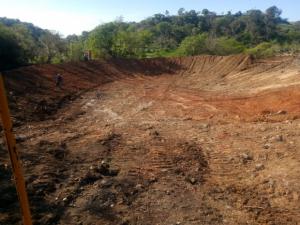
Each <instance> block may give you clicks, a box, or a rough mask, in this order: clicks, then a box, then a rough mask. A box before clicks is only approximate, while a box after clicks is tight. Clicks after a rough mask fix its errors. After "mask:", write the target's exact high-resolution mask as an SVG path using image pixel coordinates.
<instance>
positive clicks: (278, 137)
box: [275, 135, 283, 142]
mask: <svg viewBox="0 0 300 225" xmlns="http://www.w3.org/2000/svg"><path fill="white" fill-rule="evenodd" d="M275 140H276V141H279V142H282V141H283V136H282V135H277V136H276V137H275Z"/></svg>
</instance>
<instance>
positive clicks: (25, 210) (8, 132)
mask: <svg viewBox="0 0 300 225" xmlns="http://www.w3.org/2000/svg"><path fill="white" fill-rule="evenodd" d="M0 114H1V119H2V124H3V129H4V133H5V137H6V143H7V148H8V152H9V156H10V161H11V165H12V170H13V174H14V177H15V184H16V189H17V192H18V197H19V201H20V206H21V213H22V219H23V224H24V225H32V221H31V214H30V207H29V202H28V197H27V192H26V186H25V180H24V177H23V172H22V166H21V162H20V159H19V156H18V152H17V148H16V139H15V136H14V134H13V126H12V122H11V118H10V112H9V108H8V102H7V97H6V94H5V88H4V82H3V76H2V75H1V74H0Z"/></svg>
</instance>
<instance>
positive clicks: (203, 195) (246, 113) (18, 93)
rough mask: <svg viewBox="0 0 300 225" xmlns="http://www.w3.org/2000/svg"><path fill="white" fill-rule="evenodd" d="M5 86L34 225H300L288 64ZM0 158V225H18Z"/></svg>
mask: <svg viewBox="0 0 300 225" xmlns="http://www.w3.org/2000/svg"><path fill="white" fill-rule="evenodd" d="M57 72H60V73H62V74H63V76H64V88H63V90H59V89H56V88H55V87H54V82H53V75H54V74H55V73H57ZM5 76H6V82H7V87H8V92H9V98H10V100H11V108H12V112H13V115H14V121H15V124H16V125H17V126H16V129H15V130H16V133H17V134H18V142H19V149H20V153H21V157H22V160H23V164H24V170H25V176H26V180H27V186H28V191H29V197H30V201H31V205H32V212H33V218H34V221H35V223H36V224H83V225H92V224H111V225H116V224H120V225H121V224H123V225H125V224H134V225H137V224H140V225H148V224H149V225H153V224H162V225H165V224H166V225H167V224H168V225H169V224H170V225H172V224H187V225H189V224H230V225H231V224H254V225H255V224H272V225H273V224H295V225H296V224H299V222H300V203H299V195H300V191H299V190H300V151H299V149H300V148H299V147H300V141H299V134H300V119H299V118H300V77H299V76H300V60H299V59H298V58H296V57H278V58H272V59H268V60H261V61H254V60H252V59H251V58H250V57H248V56H243V55H240V56H228V57H217V56H199V57H187V58H174V59H151V60H150V59H149V60H109V61H91V62H78V63H68V64H62V65H40V66H30V67H26V68H20V69H18V70H14V71H9V72H7V73H5ZM3 147H4V146H3ZM0 151H1V152H0V163H1V164H0V165H1V167H0V169H1V173H0V176H1V184H2V183H3V184H4V185H1V187H0V192H1V193H0V196H1V197H0V198H1V199H0V224H18V222H19V211H18V206H17V204H16V197H15V195H14V194H13V193H14V188H13V186H12V184H11V182H10V180H9V178H10V174H9V171H10V170H9V168H7V167H6V166H5V165H4V164H8V165H9V163H8V156H7V154H6V150H5V149H4V148H1V149H0Z"/></svg>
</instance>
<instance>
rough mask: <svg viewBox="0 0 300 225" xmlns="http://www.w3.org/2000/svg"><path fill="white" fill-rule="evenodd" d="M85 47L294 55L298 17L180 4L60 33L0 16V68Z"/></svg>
mask: <svg viewBox="0 0 300 225" xmlns="http://www.w3.org/2000/svg"><path fill="white" fill-rule="evenodd" d="M86 50H90V51H91V52H92V56H93V58H116V57H118V58H150V57H172V56H190V55H200V54H212V55H230V54H239V53H248V54H251V55H253V56H254V57H257V58H258V57H268V56H272V55H276V54H282V53H291V54H294V53H298V52H299V51H300V21H299V22H295V23H290V22H288V21H287V20H285V19H283V18H281V10H279V9H278V8H277V7H275V6H272V7H270V8H269V9H267V10H266V11H265V12H262V11H260V10H249V11H247V12H245V13H242V12H238V13H235V14H232V13H231V12H228V13H227V14H226V15H217V14H216V13H214V12H211V11H209V10H207V9H204V10H202V11H201V12H197V11H195V10H191V11H185V10H184V9H179V10H178V14H177V15H170V13H169V12H168V11H166V12H165V13H164V14H155V15H154V16H152V17H149V18H147V19H145V20H143V21H141V22H138V23H136V22H123V21H122V19H118V20H117V21H115V22H111V23H106V24H103V25H99V26H98V27H96V28H95V29H94V30H92V31H91V32H83V33H82V34H81V35H79V36H77V35H70V36H68V37H66V38H62V37H60V35H59V34H57V33H53V32H51V31H48V30H43V29H40V28H38V27H35V26H33V25H32V24H29V23H22V22H20V21H19V20H11V19H6V18H0V62H1V64H0V69H7V68H11V67H13V66H19V65H26V64H32V63H59V62H62V61H66V60H71V61H76V60H82V59H83V53H84V51H86Z"/></svg>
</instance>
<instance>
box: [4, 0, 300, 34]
mask: <svg viewBox="0 0 300 225" xmlns="http://www.w3.org/2000/svg"><path fill="white" fill-rule="evenodd" d="M273 5H276V6H277V7H279V8H280V9H282V10H283V15H282V16H283V17H284V18H288V19H289V20H290V21H297V20H300V13H299V11H300V0H223V1H222V0H151V1H150V0H146V1H143V0H108V1H107V0H0V17H8V18H18V19H20V20H21V21H24V22H30V23H33V24H35V25H37V26H39V27H41V28H45V29H50V30H55V31H58V32H59V33H61V34H63V35H69V34H74V33H75V34H80V33H81V32H82V31H90V30H92V29H93V28H94V27H95V26H97V25H99V24H101V23H104V22H109V21H113V20H115V19H116V18H117V17H119V16H123V18H124V20H125V21H140V20H142V19H144V18H146V17H149V16H152V15H153V14H155V13H159V12H162V13H163V12H165V11H166V10H169V11H170V12H171V14H175V13H176V12H177V10H178V9H179V8H181V7H183V8H185V9H186V10H191V9H195V10H202V9H204V8H207V9H209V10H211V11H215V12H217V13H226V12H227V11H232V12H237V11H246V10H248V9H261V10H265V9H266V8H268V7H270V6H273Z"/></svg>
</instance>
